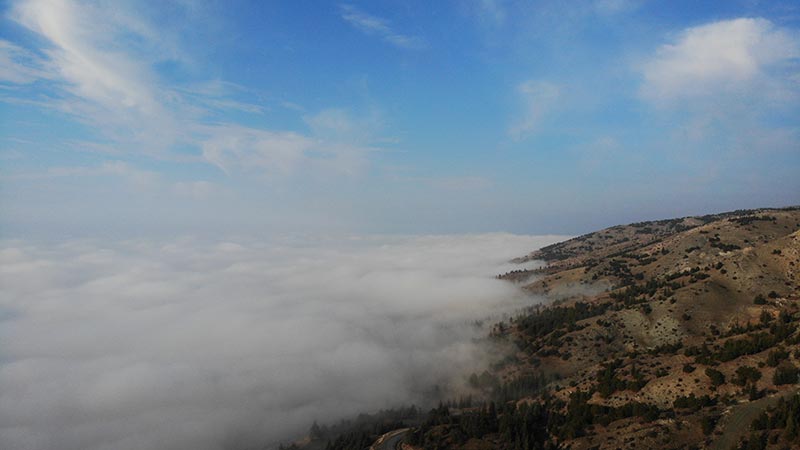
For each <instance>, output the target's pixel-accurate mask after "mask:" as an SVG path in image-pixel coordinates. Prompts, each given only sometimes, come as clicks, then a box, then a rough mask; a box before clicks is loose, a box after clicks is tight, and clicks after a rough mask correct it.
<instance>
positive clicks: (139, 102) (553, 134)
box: [0, 0, 800, 238]
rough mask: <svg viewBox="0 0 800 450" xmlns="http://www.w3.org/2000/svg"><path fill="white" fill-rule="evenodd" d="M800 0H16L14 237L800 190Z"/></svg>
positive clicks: (5, 7) (745, 201)
mask: <svg viewBox="0 0 800 450" xmlns="http://www.w3.org/2000/svg"><path fill="white" fill-rule="evenodd" d="M798 119H800V5H798V4H797V3H796V2H794V1H769V2H761V1H757V0H741V1H738V0H731V1H725V2H719V1H670V2H657V1H644V0H641V1H637V0H595V1H588V0H587V1H584V2H562V1H532V2H529V1H524V2H523V1H519V2H517V1H511V0H509V1H500V0H475V1H441V2H428V1H370V2H342V3H337V2H306V1H287V2H244V1H192V0H175V1H125V0H119V1H87V2H79V1H69V0H18V1H3V2H1V3H0V233H2V236H3V237H6V238H8V237H11V238H15V237H26V236H33V235H36V236H46V237H51V238H60V237H64V238H67V237H73V236H97V235H111V236H142V235H145V236H161V235H181V234H193V233H196V234H204V233H205V234H212V235H218V234H236V233H244V234H248V233H251V234H252V233H264V232H266V233H269V232H273V231H274V232H298V231H299V232H309V233H319V232H335V233H378V234H385V233H389V234H395V233H396V234H427V233H480V232H497V231H506V232H514V233H529V234H545V233H555V234H577V233H581V232H588V231H592V230H594V229H597V228H600V227H603V226H610V225H614V224H618V223H626V222H631V221H638V220H646V219H658V218H669V217H675V216H685V215H690V214H704V213H710V212H717V211H725V210H732V209H737V208H749V207H762V206H788V205H793V204H798V203H800V177H798V176H797V175H798V173H800V130H799V129H798V126H799V125H800V120H798Z"/></svg>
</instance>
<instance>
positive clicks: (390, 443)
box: [369, 428, 409, 450]
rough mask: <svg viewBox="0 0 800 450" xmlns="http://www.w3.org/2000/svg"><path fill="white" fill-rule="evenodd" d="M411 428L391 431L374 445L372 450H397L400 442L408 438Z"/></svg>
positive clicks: (371, 447)
mask: <svg viewBox="0 0 800 450" xmlns="http://www.w3.org/2000/svg"><path fill="white" fill-rule="evenodd" d="M408 430H409V428H400V429H399V430H394V431H390V432H388V433H386V434H384V435H383V436H381V437H379V438H378V440H376V441H375V443H374V444H372V445H371V446H370V447H369V449H370V450H395V449H396V448H397V446H398V445H399V444H400V441H401V440H402V439H403V438H404V437H406V434H407V433H408Z"/></svg>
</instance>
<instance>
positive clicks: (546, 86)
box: [508, 80, 560, 140]
mask: <svg viewBox="0 0 800 450" xmlns="http://www.w3.org/2000/svg"><path fill="white" fill-rule="evenodd" d="M517 93H518V95H519V98H520V101H521V102H522V113H521V115H520V118H519V119H517V120H516V121H514V122H513V123H512V124H511V126H510V127H509V129H508V134H509V136H511V138H512V139H515V140H521V139H524V138H526V137H528V136H530V135H531V134H533V133H534V132H536V131H537V129H538V127H539V124H540V122H541V121H542V119H543V118H544V117H545V116H546V115H547V114H548V113H549V112H551V111H552V109H553V107H554V106H555V103H556V100H558V98H559V95H560V91H559V88H558V86H556V85H555V84H553V83H550V82H549V81H543V80H529V81H526V82H524V83H521V84H519V85H518V86H517Z"/></svg>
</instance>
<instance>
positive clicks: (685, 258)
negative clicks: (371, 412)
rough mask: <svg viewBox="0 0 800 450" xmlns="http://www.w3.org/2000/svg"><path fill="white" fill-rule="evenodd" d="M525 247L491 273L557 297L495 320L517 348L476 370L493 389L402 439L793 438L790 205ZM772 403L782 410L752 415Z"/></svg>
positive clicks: (795, 228)
mask: <svg viewBox="0 0 800 450" xmlns="http://www.w3.org/2000/svg"><path fill="white" fill-rule="evenodd" d="M530 260H540V261H544V263H545V265H544V266H543V267H541V268H539V269H536V270H519V271H514V272H511V273H508V274H505V275H502V276H501V278H504V279H507V280H510V281H513V282H517V283H520V284H521V285H522V286H523V288H524V289H526V290H528V291H530V292H533V293H538V294H543V295H545V296H547V297H548V298H550V299H551V302H552V304H550V305H549V306H547V307H543V308H538V309H531V310H530V311H528V312H527V313H526V314H523V315H520V316H519V317H517V318H514V319H513V320H512V321H511V323H507V324H498V325H497V326H496V327H495V329H494V332H493V337H494V338H495V339H507V340H510V341H512V342H514V343H515V344H516V348H517V352H516V353H515V354H514V355H511V356H510V357H508V358H506V360H505V362H504V363H503V364H499V365H497V366H495V367H494V368H493V370H492V371H489V372H487V373H485V374H483V376H482V379H483V380H484V381H483V382H481V381H480V380H477V379H476V382H475V383H474V385H475V387H476V390H478V391H481V392H483V393H484V394H485V395H486V396H487V398H489V399H491V400H492V401H493V402H492V403H486V404H485V406H483V407H477V408H475V407H473V408H472V409H466V410H463V411H460V412H459V415H458V416H455V417H454V416H453V415H452V410H449V411H444V410H443V411H439V412H434V413H432V414H431V418H429V420H428V422H427V425H423V426H422V427H420V428H419V429H417V430H416V431H415V433H416V434H413V433H412V436H411V437H410V438H409V441H410V442H411V443H413V444H415V445H416V446H418V447H425V448H432V447H437V446H438V447H440V448H546V447H547V446H560V447H569V448H572V449H603V448H609V449H614V448H631V449H633V448H636V449H638V448H691V447H695V448H719V445H723V446H724V445H729V444H730V443H738V442H740V440H741V439H745V440H748V439H749V441H752V442H750V444H751V445H756V444H758V445H759V446H760V445H761V444H762V441H763V444H764V445H766V446H768V447H774V448H783V447H784V446H796V445H800V440H798V438H797V436H796V435H797V434H798V433H797V432H795V431H793V429H794V427H796V424H794V422H792V425H787V424H786V421H787V419H786V417H788V416H792V414H790V413H786V411H789V410H791V405H789V403H788V402H786V401H785V400H783V399H785V398H789V399H793V398H795V396H794V395H793V394H794V392H795V390H796V383H797V382H798V374H800V370H799V369H798V365H800V359H799V358H800V332H798V325H800V308H799V306H800V305H798V300H800V209H798V208H787V209H763V210H753V211H736V212H732V213H725V214H716V215H709V216H703V217H688V218H682V219H673V220H662V221H655V222H642V223H636V224H631V225H625V226H616V227H611V228H608V229H605V230H601V231H598V232H595V233H590V234H587V235H584V236H580V237H577V238H574V239H570V240H568V241H565V242H562V243H558V244H554V245H551V246H548V247H544V248H542V249H540V250H537V251H535V252H533V253H531V254H529V255H527V256H525V257H521V258H519V259H518V260H517V261H518V262H526V261H530ZM520 387H522V389H520ZM503 392H505V393H509V392H513V393H514V394H515V395H500V394H502V393H503ZM787 395H789V396H788V397H786V396H787ZM751 402H752V403H751ZM489 405H492V406H491V407H492V411H491V412H490V411H489ZM748 405H752V406H748ZM770 405H771V406H774V407H776V408H777V409H776V411H777V412H775V413H773V415H776V414H777V416H776V417H777V418H774V417H773V418H772V419H770V418H766V416H764V417H762V415H763V414H766V413H763V414H762V412H763V410H764V408H766V407H767V406H770ZM787 405H788V406H787ZM781 408H783V409H781ZM780 411H784V413H783V416H781V413H780ZM448 412H449V413H450V414H447V413H448ZM795 413H796V414H797V417H796V418H795V419H793V420H797V421H798V423H800V405H798V407H797V408H796V411H795ZM469 417H471V418H469ZM792 417H793V416H792ZM468 418H469V419H468ZM753 418H760V420H761V421H762V422H763V424H762V425H761V428H762V430H761V431H758V432H757V433H755V434H753V435H752V436H750V435H749V425H750V424H749V422H750V421H752V419H753ZM781 420H783V422H781ZM473 422H474V423H473ZM475 423H482V424H483V425H475ZM742 424H745V426H742ZM786 428H792V430H789V431H787V430H786ZM757 448H761V447H757Z"/></svg>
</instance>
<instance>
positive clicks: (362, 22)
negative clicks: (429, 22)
mask: <svg viewBox="0 0 800 450" xmlns="http://www.w3.org/2000/svg"><path fill="white" fill-rule="evenodd" d="M339 9H340V12H341V16H342V19H344V20H345V21H346V22H347V23H349V24H350V25H352V26H353V27H355V28H356V29H358V30H359V31H361V32H363V33H365V34H368V35H371V36H377V37H380V38H381V39H383V40H384V41H386V42H388V43H390V44H392V45H394V46H395V47H399V48H405V49H421V48H425V47H426V46H427V43H426V42H425V40H424V39H422V38H420V37H417V36H411V35H407V34H402V33H399V32H397V31H395V30H394V29H393V28H392V27H391V26H390V25H389V21H387V20H385V19H382V18H380V17H377V16H373V15H371V14H367V13H365V12H364V11H362V10H360V9H358V8H356V7H355V6H353V5H347V4H345V5H340V6H339Z"/></svg>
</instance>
